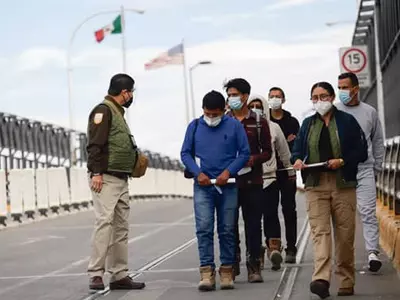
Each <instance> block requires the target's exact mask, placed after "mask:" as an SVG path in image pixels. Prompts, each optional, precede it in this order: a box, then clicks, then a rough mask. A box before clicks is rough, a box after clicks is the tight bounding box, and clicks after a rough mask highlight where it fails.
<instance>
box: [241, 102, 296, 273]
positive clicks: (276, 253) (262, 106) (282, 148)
mask: <svg viewBox="0 0 400 300" xmlns="http://www.w3.org/2000/svg"><path fill="white" fill-rule="evenodd" d="M248 107H249V109H251V110H252V111H254V112H256V113H258V114H260V115H261V116H262V117H264V118H265V119H266V120H267V121H268V124H269V127H270V131H271V145H272V156H271V158H270V160H268V161H267V162H265V163H264V164H263V194H264V196H263V201H262V215H263V229H264V236H265V244H266V248H264V246H262V247H261V255H260V263H261V269H264V259H265V250H267V257H268V259H269V260H270V261H271V263H272V270H275V271H276V270H279V269H280V268H281V263H282V260H283V258H282V254H281V251H282V241H281V224H280V222H279V213H278V208H279V184H278V181H277V165H278V164H277V158H278V157H279V159H280V162H281V163H282V165H283V167H284V168H289V167H292V165H291V163H290V150H289V146H288V143H287V140H286V138H285V136H284V134H283V132H282V130H281V128H280V127H279V125H278V124H277V123H275V122H271V121H270V115H269V113H270V111H269V108H268V102H267V100H266V99H265V98H264V97H262V96H260V95H251V96H250V98H249V100H248ZM288 173H289V176H295V174H296V173H295V171H294V170H291V171H289V172H288Z"/></svg>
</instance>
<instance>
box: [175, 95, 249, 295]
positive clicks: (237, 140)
mask: <svg viewBox="0 0 400 300" xmlns="http://www.w3.org/2000/svg"><path fill="white" fill-rule="evenodd" d="M224 112H225V98H224V96H223V95H222V94H221V93H219V92H216V91H211V92H209V93H208V94H206V95H205V96H204V98H203V116H202V117H200V118H199V119H196V120H194V121H192V122H191V123H190V124H189V126H188V128H187V131H186V135H185V140H184V142H183V145H182V150H181V160H182V162H183V164H184V165H185V167H186V170H187V172H188V173H190V174H192V176H193V177H194V213H195V221H196V236H197V240H198V251H199V256H200V277H201V279H200V283H199V285H198V289H199V290H201V291H210V290H214V289H215V287H216V283H215V282H216V281H215V273H216V272H215V262H214V220H215V212H216V214H217V232H218V237H219V248H220V261H221V266H220V268H219V274H220V286H221V289H233V288H234V282H233V280H234V274H233V265H234V264H235V261H236V259H235V254H236V236H235V225H236V211H237V207H238V191H237V188H236V184H234V183H228V180H229V178H234V177H235V176H236V175H237V173H238V172H239V170H240V169H242V168H243V167H244V166H245V165H246V163H247V162H248V161H249V158H250V149H249V144H248V141H247V137H246V132H245V130H244V128H243V126H242V124H240V122H238V121H237V120H235V119H234V118H231V117H229V116H226V115H225V114H224ZM211 179H215V180H216V182H215V185H214V184H211Z"/></svg>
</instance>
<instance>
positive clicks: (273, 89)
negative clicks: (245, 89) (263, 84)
mask: <svg viewBox="0 0 400 300" xmlns="http://www.w3.org/2000/svg"><path fill="white" fill-rule="evenodd" d="M272 91H279V92H281V94H282V97H283V99H285V92H284V91H283V90H282V89H281V88H280V87H277V86H274V87H272V88H270V89H269V93H271V92H272Z"/></svg>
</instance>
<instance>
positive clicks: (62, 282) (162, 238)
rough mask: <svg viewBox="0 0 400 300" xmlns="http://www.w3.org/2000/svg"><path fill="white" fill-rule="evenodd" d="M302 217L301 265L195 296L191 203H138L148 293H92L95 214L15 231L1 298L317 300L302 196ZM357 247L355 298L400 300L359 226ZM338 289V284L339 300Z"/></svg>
mask: <svg viewBox="0 0 400 300" xmlns="http://www.w3.org/2000/svg"><path fill="white" fill-rule="evenodd" d="M298 214H299V219H298V224H299V226H298V227H299V235H300V236H301V237H304V238H303V239H300V241H299V246H300V249H304V251H300V252H304V253H303V254H304V255H303V260H302V261H301V262H300V264H298V265H296V266H295V267H292V268H287V269H286V268H282V270H281V271H278V272H273V271H271V270H270V268H268V266H267V268H266V270H264V271H263V275H264V280H265V282H264V283H263V284H249V283H247V281H246V274H245V273H246V271H245V267H244V266H242V275H240V277H239V278H238V279H237V283H236V289H235V290H233V291H220V290H217V291H216V292H213V293H208V294H203V293H199V292H198V291H197V290H196V286H197V283H198V279H199V278H198V268H197V265H198V257H197V247H196V240H195V239H194V226H193V210H192V202H191V201H190V200H172V201H164V200H157V201H148V202H134V203H133V204H132V210H131V217H130V224H131V232H130V240H129V258H130V269H131V271H133V270H140V271H143V272H142V273H141V274H138V276H139V279H140V280H144V281H146V283H147V288H146V289H145V290H143V291H132V292H121V291H113V292H108V291H105V292H103V293H94V294H91V293H90V292H89V290H88V277H87V275H86V273H85V271H86V267H87V261H88V254H89V247H90V236H91V233H92V230H93V222H94V217H93V212H91V211H87V212H81V213H78V214H74V215H71V216H66V217H62V218H57V219H52V220H45V221H41V222H36V223H32V224H27V225H24V226H20V227H18V228H9V229H6V230H2V231H0V241H1V247H0V262H1V268H0V299H4V300H22V299H29V300H35V299H51V300H83V299H87V300H89V299H106V300H122V299H124V300H129V299H140V300H155V299H158V300H173V299H174V300H180V299H182V300H183V299H185V300H186V299H191V300H195V299H204V298H209V299H225V298H226V297H230V298H231V299H244V298H248V299H296V300H297V299H298V300H302V299H310V294H309V289H308V285H309V281H310V278H311V272H312V251H311V244H310V239H309V238H307V237H308V232H309V231H308V230H307V227H308V226H304V227H303V226H302V225H303V224H304V222H305V215H306V214H305V210H304V198H303V195H301V194H299V195H298ZM302 228H303V229H304V230H302ZM356 245H357V254H356V261H357V264H356V268H357V283H356V295H355V296H354V297H353V299H360V300H361V299H383V300H386V299H400V285H399V283H400V281H399V278H398V277H397V273H396V271H395V270H394V269H393V267H392V264H391V263H390V262H389V260H388V258H386V257H383V259H384V266H383V268H382V272H380V273H379V274H375V275H372V274H369V272H368V271H367V270H366V267H365V261H366V254H365V251H364V250H363V249H364V247H363V239H362V236H361V231H360V226H358V232H357V243H356ZM303 246H304V247H303ZM216 254H217V253H216ZM216 257H218V256H217V255H216ZM282 278H283V279H284V280H281V279H282ZM336 288H337V287H336V285H335V280H334V281H333V285H332V287H331V294H332V295H333V297H332V298H333V299H335V298H336V296H335V295H336ZM289 296H290V297H289Z"/></svg>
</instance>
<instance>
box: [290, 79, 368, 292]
mask: <svg viewBox="0 0 400 300" xmlns="http://www.w3.org/2000/svg"><path fill="white" fill-rule="evenodd" d="M334 99H335V92H334V89H333V87H332V86H331V85H330V84H329V83H327V82H318V83H316V84H314V85H313V87H312V89H311V101H312V102H313V105H314V108H315V110H316V113H315V114H314V115H312V116H310V117H308V118H306V119H305V120H304V121H303V123H302V125H301V128H300V131H299V134H298V136H297V138H296V140H295V144H294V146H293V152H292V158H291V160H292V163H294V165H293V167H294V168H295V169H296V170H302V177H303V182H304V183H305V189H306V198H307V203H306V208H307V214H308V219H309V224H310V227H311V236H312V239H313V252H314V272H313V275H312V282H311V284H310V290H311V292H312V293H314V294H316V295H318V296H319V297H320V298H321V299H324V298H327V297H328V296H329V295H330V293H329V287H330V281H331V269H332V265H331V261H332V236H331V231H332V229H331V221H332V224H333V232H334V241H335V256H336V257H335V267H336V270H335V273H336V275H337V277H338V283H339V290H338V296H349V295H353V294H354V285H355V268H354V238H355V218H356V186H357V167H358V164H359V163H362V162H364V161H365V160H366V159H367V157H368V152H367V142H366V140H365V136H364V133H363V131H362V129H361V127H360V126H359V124H358V122H357V120H356V119H355V118H354V117H353V116H352V115H350V114H348V113H345V112H343V111H340V110H338V109H336V107H335V106H333V104H332V102H333V101H334ZM319 162H327V165H326V166H325V167H318V168H305V167H306V166H307V164H313V163H319Z"/></svg>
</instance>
